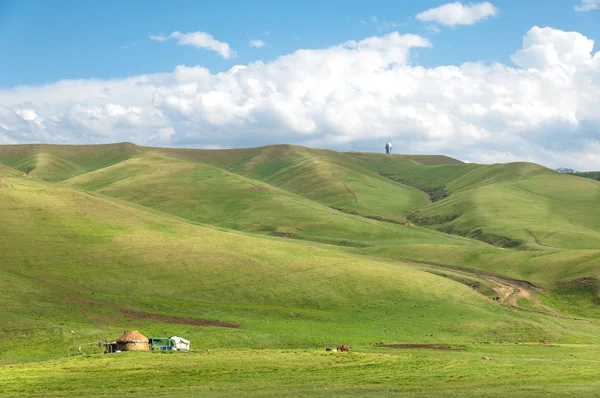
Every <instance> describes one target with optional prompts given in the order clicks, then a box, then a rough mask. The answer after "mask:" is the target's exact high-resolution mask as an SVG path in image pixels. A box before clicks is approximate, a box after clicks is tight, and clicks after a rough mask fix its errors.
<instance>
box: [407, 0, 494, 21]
mask: <svg viewBox="0 0 600 398" xmlns="http://www.w3.org/2000/svg"><path fill="white" fill-rule="evenodd" d="M496 14H498V9H497V8H496V7H494V5H493V4H492V3H490V2H487V1H486V2H484V3H476V4H468V5H463V4H462V3H461V2H459V1H457V2H454V3H448V4H444V5H443V6H440V7H437V8H431V9H429V10H426V11H423V12H421V13H419V14H417V16H416V18H417V19H418V20H419V21H423V22H436V23H438V24H440V25H445V26H450V27H453V26H456V25H472V24H474V23H476V22H479V21H482V20H484V19H487V18H489V17H493V16H495V15H496Z"/></svg>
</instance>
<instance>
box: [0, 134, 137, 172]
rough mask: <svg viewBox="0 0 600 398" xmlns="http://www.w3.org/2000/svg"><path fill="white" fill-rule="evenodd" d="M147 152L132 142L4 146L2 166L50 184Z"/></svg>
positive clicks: (1, 149) (0, 150)
mask: <svg viewBox="0 0 600 398" xmlns="http://www.w3.org/2000/svg"><path fill="white" fill-rule="evenodd" d="M141 151H143V149H141V148H139V147H137V146H136V145H134V144H131V143H118V144H106V145H45V144H30V145H2V146H0V163H2V164H4V165H7V166H10V167H12V168H15V169H18V170H20V171H25V169H27V168H31V169H33V171H31V173H30V174H31V176H34V177H37V178H40V179H43V180H46V181H62V180H66V179H68V178H71V177H74V176H77V175H81V174H85V173H88V172H90V171H93V170H97V169H100V168H103V167H107V166H110V165H112V164H115V163H118V162H120V161H122V160H125V159H129V158H130V157H131V156H133V155H135V154H136V153H140V152H141Z"/></svg>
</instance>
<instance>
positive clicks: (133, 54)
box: [0, 0, 600, 88]
mask: <svg viewBox="0 0 600 398" xmlns="http://www.w3.org/2000/svg"><path fill="white" fill-rule="evenodd" d="M171 3H172V4H171ZM445 3H447V2H446V1H443V0H442V1H439V0H438V1H432V0H428V1H398V0H396V1H389V0H386V1H356V0H349V1H341V0H328V1H313V0H305V1H301V2H292V1H265V0H257V1H241V0H238V1H173V2H167V1H164V0H163V1H155V0H145V1H137V0H128V1H114V0H104V1H79V0H75V1H47V0H41V1H26V0H0V35H1V37H3V38H4V40H2V41H0V54H4V56H3V57H2V58H3V61H2V62H0V87H5V88H7V87H12V86H16V85H21V84H40V83H48V82H53V81H56V80H60V79H73V78H115V77H126V76H130V75H137V74H145V73H156V72H165V71H170V70H173V69H174V68H175V67H176V66H177V65H181V64H184V65H198V64H200V65H203V66H205V67H207V68H209V69H210V70H211V71H213V72H221V71H224V70H227V69H229V68H230V67H231V66H232V65H235V64H238V63H239V64H247V63H249V62H251V61H255V60H264V61H268V60H272V59H274V58H276V57H277V56H279V55H281V54H287V53H290V52H292V51H294V50H297V49H299V48H324V47H329V46H332V45H335V44H338V43H342V42H345V41H347V40H360V39H362V38H365V37H368V36H371V35H376V34H381V33H382V32H389V31H392V30H398V31H401V32H410V33H417V34H422V35H425V36H427V37H431V39H432V41H433V46H434V48H435V51H433V50H430V49H426V50H422V51H419V53H418V61H419V64H421V65H424V66H437V65H446V64H454V65H455V64H460V63H462V62H466V61H480V60H481V61H485V62H495V61H497V62H505V63H507V62H510V60H509V56H510V54H512V52H513V51H514V49H515V48H518V47H519V46H520V45H521V40H522V37H523V34H524V33H525V32H526V31H527V30H528V29H529V28H531V27H532V26H533V25H539V26H551V27H553V28H557V29H561V30H567V31H569V30H576V31H578V32H580V33H582V34H584V35H585V36H587V37H589V38H592V39H595V40H596V41H598V39H600V16H599V14H598V13H597V12H596V13H593V12H587V13H585V12H573V7H574V6H575V5H577V4H578V3H579V1H578V0H572V1H571V0H527V1H517V0H504V1H502V0H498V1H495V2H494V5H495V6H496V7H497V8H499V9H500V15H499V16H498V17H496V18H491V19H489V20H487V21H485V23H478V24H475V25H473V26H468V27H460V28H446V29H444V32H443V34H437V35H433V34H431V33H429V32H428V31H427V29H426V27H427V26H428V24H424V23H422V22H420V21H418V20H416V19H415V15H416V14H418V13H419V12H421V11H423V10H425V9H429V8H434V7H437V6H440V5H442V4H445ZM373 17H375V18H377V19H378V20H379V21H381V22H380V23H376V22H373V21H372V18H373ZM361 21H364V22H366V24H363V23H361ZM385 22H387V23H388V24H391V23H394V24H398V26H397V27H389V26H385V24H384V23H385ZM382 25H383V26H382ZM198 30H200V31H204V32H208V33H210V34H211V35H213V36H214V37H215V38H216V39H218V40H220V41H224V42H227V43H229V44H230V45H231V47H232V48H234V49H235V51H236V52H237V53H238V56H239V57H238V58H236V59H232V60H224V59H222V58H219V57H216V56H215V55H214V53H211V52H209V51H198V50H197V49H195V48H192V47H177V46H173V45H162V44H161V43H156V42H153V41H151V40H149V38H148V37H149V35H150V34H169V33H171V32H173V31H182V32H193V31H198ZM252 39H260V40H263V41H264V42H266V43H268V46H265V47H263V48H260V49H256V48H251V47H249V46H248V41H249V40H252ZM132 43H135V45H133V44H132ZM125 47H126V48H125Z"/></svg>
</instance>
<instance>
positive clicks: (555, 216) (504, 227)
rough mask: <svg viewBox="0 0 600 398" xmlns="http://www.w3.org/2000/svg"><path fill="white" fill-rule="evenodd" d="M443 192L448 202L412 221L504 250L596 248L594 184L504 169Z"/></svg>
mask: <svg viewBox="0 0 600 398" xmlns="http://www.w3.org/2000/svg"><path fill="white" fill-rule="evenodd" d="M515 169H516V170H515ZM446 188H447V189H448V190H449V191H450V196H449V197H448V198H447V199H444V200H442V201H439V202H436V203H435V204H433V205H431V206H428V207H426V208H424V209H422V210H421V211H420V212H418V213H416V214H415V215H413V216H412V218H411V219H412V220H413V221H414V222H415V223H417V224H418V225H428V226H431V227H433V228H436V229H438V230H440V231H444V232H449V233H454V234H458V235H464V236H469V237H473V238H477V239H481V240H484V241H486V242H488V243H492V244H496V245H499V246H504V247H517V246H520V245H523V244H527V246H529V247H536V248H543V247H545V246H552V247H562V248H570V249H594V248H597V247H599V246H600V208H599V207H598V205H597V204H598V203H599V201H600V184H599V183H597V182H595V181H592V180H585V179H581V178H577V177H573V176H569V175H563V174H559V173H555V172H552V171H549V170H548V169H544V168H541V167H539V166H535V165H529V164H522V165H520V164H509V165H494V166H485V167H481V168H478V169H476V170H475V172H471V173H467V174H465V175H463V176H461V177H459V178H457V179H454V180H452V181H451V182H449V183H448V184H447V185H446Z"/></svg>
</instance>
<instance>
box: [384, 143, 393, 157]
mask: <svg viewBox="0 0 600 398" xmlns="http://www.w3.org/2000/svg"><path fill="white" fill-rule="evenodd" d="M385 153H387V154H388V155H389V154H390V153H392V143H391V142H388V143H387V144H385Z"/></svg>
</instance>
